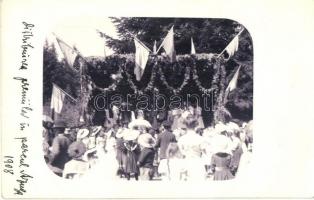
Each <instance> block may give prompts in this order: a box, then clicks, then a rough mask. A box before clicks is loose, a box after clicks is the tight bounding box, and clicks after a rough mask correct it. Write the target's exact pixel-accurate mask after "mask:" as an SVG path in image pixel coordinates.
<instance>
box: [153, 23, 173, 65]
mask: <svg viewBox="0 0 314 200" xmlns="http://www.w3.org/2000/svg"><path fill="white" fill-rule="evenodd" d="M161 47H163V48H164V50H165V51H166V54H167V56H169V58H170V62H174V61H175V60H176V51H175V49H174V33H173V26H172V27H171V29H170V30H169V32H168V34H167V36H166V37H165V39H164V40H163V42H162V43H161V45H160V47H159V49H160V48H161ZM159 49H158V50H159ZM158 50H157V52H158Z"/></svg>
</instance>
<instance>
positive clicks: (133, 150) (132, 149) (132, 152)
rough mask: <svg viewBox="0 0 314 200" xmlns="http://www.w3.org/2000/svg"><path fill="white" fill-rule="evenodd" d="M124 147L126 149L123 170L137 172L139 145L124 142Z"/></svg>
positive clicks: (129, 172) (131, 172) (128, 172)
mask: <svg viewBox="0 0 314 200" xmlns="http://www.w3.org/2000/svg"><path fill="white" fill-rule="evenodd" d="M124 147H125V150H126V156H125V161H124V163H125V166H124V167H125V168H124V172H125V173H127V174H139V168H138V166H137V161H138V157H139V154H140V148H139V146H138V145H137V144H136V143H133V142H125V143H124Z"/></svg>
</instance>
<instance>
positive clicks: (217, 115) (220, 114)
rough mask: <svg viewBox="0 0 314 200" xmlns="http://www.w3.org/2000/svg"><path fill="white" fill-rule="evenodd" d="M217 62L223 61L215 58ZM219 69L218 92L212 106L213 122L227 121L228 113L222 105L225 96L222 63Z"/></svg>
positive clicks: (224, 75)
mask: <svg viewBox="0 0 314 200" xmlns="http://www.w3.org/2000/svg"><path fill="white" fill-rule="evenodd" d="M217 62H218V63H222V62H224V61H223V60H222V59H218V60H217ZM218 70H220V82H219V89H220V91H219V94H218V98H217V103H216V104H215V108H214V121H213V122H214V123H218V122H220V121H221V122H227V117H228V115H229V117H230V113H229V112H228V110H227V109H226V108H225V105H224V96H225V81H226V69H225V66H224V65H223V64H221V66H220V67H219V68H218Z"/></svg>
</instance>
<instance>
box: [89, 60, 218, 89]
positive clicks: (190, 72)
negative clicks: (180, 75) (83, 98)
mask: <svg viewBox="0 0 314 200" xmlns="http://www.w3.org/2000/svg"><path fill="white" fill-rule="evenodd" d="M191 58H192V66H191V67H187V66H186V67H185V68H184V70H185V73H184V80H183V82H182V84H181V85H180V86H179V87H177V88H175V87H173V86H171V85H170V84H169V83H168V81H167V80H166V76H165V73H164V72H163V70H162V68H161V67H158V59H157V56H155V57H154V65H153V68H152V73H151V76H150V80H149V82H148V84H147V86H146V87H145V88H143V89H139V88H138V87H137V86H136V84H135V83H134V81H133V80H132V75H131V74H130V73H129V72H128V71H127V70H126V66H127V65H129V64H130V63H131V62H133V61H132V60H131V59H126V60H125V62H124V66H123V67H121V65H118V68H119V69H118V72H117V73H116V74H115V75H116V78H112V80H113V82H112V83H111V84H110V85H109V86H108V87H106V88H101V87H99V86H97V85H96V84H95V83H94V82H92V87H93V89H94V88H95V89H98V90H100V91H102V92H108V91H114V90H116V88H117V86H118V85H119V84H120V83H121V81H122V79H123V77H122V74H125V76H126V81H127V82H128V84H129V86H130V87H131V89H132V90H133V91H134V93H136V94H143V93H146V92H148V91H152V90H154V85H155V82H156V79H157V78H156V77H157V73H158V74H159V77H160V78H159V79H160V80H161V83H162V84H163V85H164V86H165V87H166V88H167V89H168V90H169V91H172V92H173V93H174V94H178V93H180V92H181V91H182V90H183V89H184V87H185V86H186V85H187V84H188V83H189V80H190V79H191V78H192V80H193V81H194V82H195V83H196V86H197V87H198V88H199V90H200V91H201V92H202V93H204V94H209V93H211V92H214V93H215V94H217V89H218V88H219V79H220V78H221V70H220V63H221V61H218V60H216V62H215V64H214V65H215V67H214V68H215V69H216V72H215V73H214V76H213V78H212V82H211V87H210V88H205V87H204V86H203V85H202V83H201V82H200V80H199V76H198V73H197V69H196V62H195V59H196V57H194V56H192V57H191ZM178 64H179V62H178ZM220 86H221V85H220Z"/></svg>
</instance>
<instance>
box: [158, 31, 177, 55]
mask: <svg viewBox="0 0 314 200" xmlns="http://www.w3.org/2000/svg"><path fill="white" fill-rule="evenodd" d="M173 26H174V25H172V26H171V28H170V29H169V30H168V32H167V35H168V33H169V31H170V30H171V29H172V28H173ZM167 35H166V37H167ZM166 37H164V39H163V41H162V43H161V45H160V46H159V48H158V50H157V52H156V55H157V54H158V52H159V50H160V49H161V47H162V45H163V44H164V41H165V38H166Z"/></svg>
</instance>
